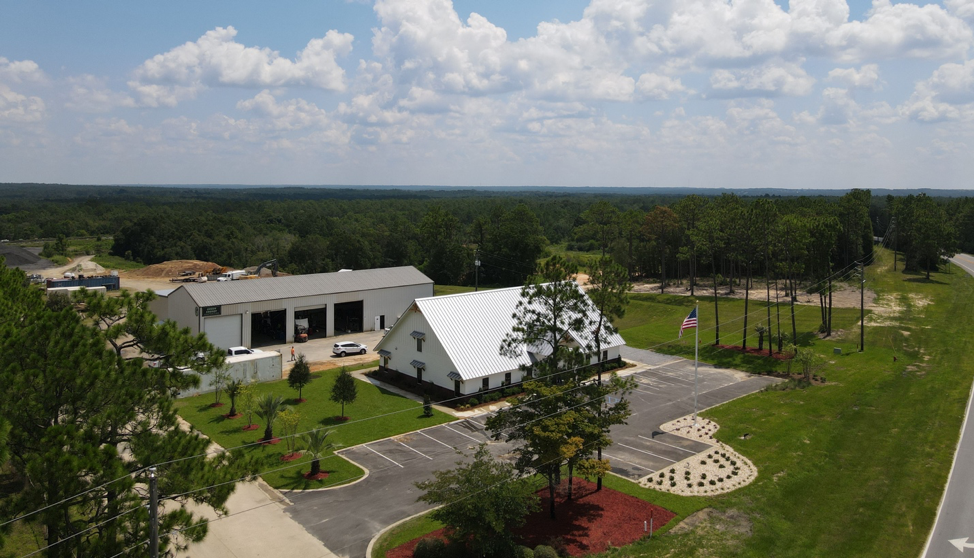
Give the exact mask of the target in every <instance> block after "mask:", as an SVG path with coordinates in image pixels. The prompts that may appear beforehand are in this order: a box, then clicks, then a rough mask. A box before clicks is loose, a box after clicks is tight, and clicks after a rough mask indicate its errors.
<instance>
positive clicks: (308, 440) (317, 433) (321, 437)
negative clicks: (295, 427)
mask: <svg viewBox="0 0 974 558" xmlns="http://www.w3.org/2000/svg"><path fill="white" fill-rule="evenodd" d="M332 432H334V430H323V429H321V428H318V429H316V430H312V431H311V432H308V433H307V434H305V435H304V436H301V439H302V440H303V441H304V447H305V448H307V450H308V452H309V453H310V454H311V457H312V458H313V459H312V460H311V472H310V473H308V476H311V477H313V476H315V475H317V474H318V473H320V472H321V456H322V454H324V453H325V452H326V451H328V450H331V449H335V447H336V446H335V444H332V443H330V442H328V441H327V440H328V436H329V435H330V434H331V433H332Z"/></svg>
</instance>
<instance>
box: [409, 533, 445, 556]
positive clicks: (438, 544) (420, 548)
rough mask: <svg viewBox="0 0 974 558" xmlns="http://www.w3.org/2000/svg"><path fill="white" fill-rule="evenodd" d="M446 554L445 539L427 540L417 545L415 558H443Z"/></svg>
mask: <svg viewBox="0 0 974 558" xmlns="http://www.w3.org/2000/svg"><path fill="white" fill-rule="evenodd" d="M445 554H446V543H445V542H443V539H438V538H432V537H431V538H426V539H422V540H421V541H419V543H417V544H416V548H414V549H413V558H443V556H444V555H445Z"/></svg>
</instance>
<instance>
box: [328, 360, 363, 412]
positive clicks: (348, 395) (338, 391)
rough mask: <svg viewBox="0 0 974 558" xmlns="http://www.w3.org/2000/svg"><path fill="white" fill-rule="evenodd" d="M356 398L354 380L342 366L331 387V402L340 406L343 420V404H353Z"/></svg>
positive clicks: (356, 392) (356, 391)
mask: <svg viewBox="0 0 974 558" xmlns="http://www.w3.org/2000/svg"><path fill="white" fill-rule="evenodd" d="M356 397H358V388H357V387H356V386H355V378H353V377H352V375H351V374H350V373H349V372H348V369H347V368H345V367H344V366H342V369H341V371H340V372H339V373H338V377H337V378H335V385H333V386H332V387H331V400H332V401H334V402H335V403H338V404H340V405H341V406H342V414H341V417H342V418H345V404H346V403H354V402H355V398H356Z"/></svg>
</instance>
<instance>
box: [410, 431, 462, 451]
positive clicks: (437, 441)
mask: <svg viewBox="0 0 974 558" xmlns="http://www.w3.org/2000/svg"><path fill="white" fill-rule="evenodd" d="M419 433H420V434H422V435H423V436H426V437H427V438H429V439H430V440H433V441H434V442H436V443H437V444H440V445H441V446H446V447H448V448H450V449H456V448H454V447H453V446H451V445H450V444H447V443H444V442H441V441H439V440H437V439H436V438H434V437H432V436H430V435H429V434H427V433H425V432H423V431H422V430H420V431H419Z"/></svg>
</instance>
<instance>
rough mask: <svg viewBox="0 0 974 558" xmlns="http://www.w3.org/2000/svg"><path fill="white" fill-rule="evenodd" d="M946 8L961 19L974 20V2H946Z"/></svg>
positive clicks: (952, 0) (958, 0) (966, 0)
mask: <svg viewBox="0 0 974 558" xmlns="http://www.w3.org/2000/svg"><path fill="white" fill-rule="evenodd" d="M944 6H946V7H947V10H949V11H950V13H952V14H954V15H955V16H957V17H959V18H962V19H967V20H971V19H974V0H944Z"/></svg>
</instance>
